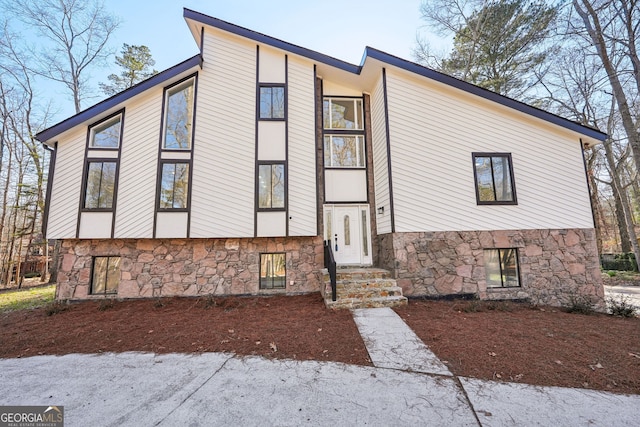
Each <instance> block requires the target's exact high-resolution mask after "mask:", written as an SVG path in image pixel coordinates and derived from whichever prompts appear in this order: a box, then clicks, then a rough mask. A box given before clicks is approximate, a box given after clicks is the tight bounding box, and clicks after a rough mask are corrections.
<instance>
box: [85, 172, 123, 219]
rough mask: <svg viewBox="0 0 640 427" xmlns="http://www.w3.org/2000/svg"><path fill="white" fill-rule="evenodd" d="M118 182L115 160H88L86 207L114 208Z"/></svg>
mask: <svg viewBox="0 0 640 427" xmlns="http://www.w3.org/2000/svg"><path fill="white" fill-rule="evenodd" d="M115 182H116V162H115V161H102V160H101V161H92V160H89V161H88V162H87V176H86V183H85V196H84V203H83V208H84V209H105V210H109V209H113V194H114V189H115Z"/></svg>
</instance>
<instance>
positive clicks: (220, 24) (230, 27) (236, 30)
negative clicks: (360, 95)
mask: <svg viewBox="0 0 640 427" xmlns="http://www.w3.org/2000/svg"><path fill="white" fill-rule="evenodd" d="M183 16H184V18H185V19H192V20H194V21H197V22H200V23H202V24H205V25H210V26H212V27H215V28H219V29H221V30H224V31H227V32H230V33H232V34H236V35H238V36H242V37H245V38H247V39H250V40H254V41H257V42H260V43H264V44H267V45H269V46H273V47H276V48H278V49H283V50H286V51H288V52H291V53H295V54H296V55H300V56H304V57H306V58H309V59H312V60H314V61H318V62H322V63H323V64H327V65H331V66H332V67H336V68H339V69H341V70H344V71H348V72H350V73H354V74H360V69H361V67H359V66H357V65H353V64H350V63H348V62H345V61H342V60H341V59H337V58H334V57H332V56H329V55H325V54H322V53H319V52H316V51H314V50H311V49H307V48H304V47H301V46H298V45H295V44H292V43H288V42H285V41H282V40H280V39H277V38H275V37H271V36H267V35H266V34H262V33H259V32H257V31H253V30H250V29H248V28H244V27H240V26H238V25H235V24H232V23H230V22H227V21H223V20H222V19H218V18H214V17H213V16H209V15H205V14H203V13H200V12H196V11H195V10H191V9H187V8H186V7H185V8H184V13H183Z"/></svg>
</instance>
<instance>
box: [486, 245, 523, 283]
mask: <svg viewBox="0 0 640 427" xmlns="http://www.w3.org/2000/svg"><path fill="white" fill-rule="evenodd" d="M484 268H485V276H486V280H487V288H513V287H519V286H520V274H519V267H518V250H517V249H516V248H505V249H485V250H484Z"/></svg>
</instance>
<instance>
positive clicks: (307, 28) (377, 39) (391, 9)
mask: <svg viewBox="0 0 640 427" xmlns="http://www.w3.org/2000/svg"><path fill="white" fill-rule="evenodd" d="M420 3H421V0H395V1H393V0H391V1H390V0H322V1H317V0H315V1H309V0H297V1H296V0H269V1H266V0H183V1H182V2H176V1H175V0H105V7H106V8H107V10H109V11H111V12H112V13H114V14H115V15H117V16H119V18H120V19H121V21H122V22H121V25H120V27H119V28H118V30H117V31H116V33H115V34H114V37H113V39H112V40H111V42H110V46H111V47H112V48H114V49H115V50H116V51H118V52H119V50H120V48H121V46H122V44H123V43H127V44H130V45H146V46H147V47H149V49H150V50H151V54H152V55H153V58H154V59H155V61H156V65H155V67H154V68H155V69H157V70H158V71H162V70H164V69H167V68H169V67H171V66H173V65H175V64H177V63H179V62H181V61H183V60H185V59H187V58H189V57H191V56H193V55H195V54H196V53H198V48H197V45H196V42H195V40H194V39H193V37H192V35H191V32H190V31H189V29H188V27H187V25H186V23H185V20H184V18H183V16H182V14H183V7H186V8H189V9H192V10H195V11H197V12H200V13H203V14H206V15H210V16H213V17H216V18H219V19H222V20H225V21H227V22H230V23H233V24H236V25H240V26H242V27H246V28H249V29H251V30H254V31H257V32H260V33H263V34H266V35H269V36H272V37H276V38H279V39H281V40H284V41H286V42H289V43H293V44H296V45H299V46H302V47H305V48H308V49H312V50H315V51H318V52H320V53H323V54H326V55H329V56H333V57H335V58H338V59H342V60H344V61H347V62H349V63H352V64H360V60H361V59H362V55H363V54H364V49H365V47H366V46H371V47H374V48H377V49H379V50H382V51H385V52H387V53H390V54H393V55H396V56H399V57H401V58H405V59H409V60H412V59H413V58H412V55H411V51H412V49H413V47H414V46H415V40H416V33H417V31H418V30H419V29H420V30H421V31H425V29H424V27H423V25H424V22H422V21H421V20H420V11H419V8H420ZM109 65H111V68H105V69H103V70H93V71H92V72H91V77H92V80H93V81H95V87H96V91H95V92H96V93H97V94H99V91H98V90H97V83H98V82H105V81H106V76H107V75H108V74H110V73H114V72H116V73H117V72H118V71H119V70H118V69H117V67H116V66H115V64H113V61H111V63H110V64H109ZM48 89H49V90H50V89H53V88H48ZM55 90H56V91H57V92H58V93H57V94H55V98H57V100H58V101H57V102H56V103H57V104H58V109H59V111H58V113H57V114H56V115H55V117H54V121H56V122H57V121H59V120H62V119H65V118H66V117H69V116H71V115H73V107H72V102H71V99H70V97H68V100H67V101H65V97H66V94H65V92H64V89H63V88H56V89H55ZM102 98H104V96H102V95H99V96H96V97H95V98H92V99H91V100H89V101H85V102H84V103H83V109H84V108H87V107H90V106H91V105H93V104H95V103H97V102H99V101H100V100H101V99H102Z"/></svg>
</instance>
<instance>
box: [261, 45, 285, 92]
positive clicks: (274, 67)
mask: <svg viewBox="0 0 640 427" xmlns="http://www.w3.org/2000/svg"><path fill="white" fill-rule="evenodd" d="M258 73H259V80H260V83H284V82H285V80H286V71H285V67H284V53H282V52H279V51H276V50H274V49H270V48H269V47H267V46H264V45H263V46H260V70H259V71H258Z"/></svg>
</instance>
